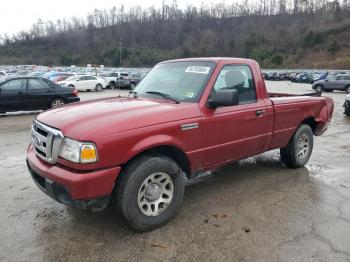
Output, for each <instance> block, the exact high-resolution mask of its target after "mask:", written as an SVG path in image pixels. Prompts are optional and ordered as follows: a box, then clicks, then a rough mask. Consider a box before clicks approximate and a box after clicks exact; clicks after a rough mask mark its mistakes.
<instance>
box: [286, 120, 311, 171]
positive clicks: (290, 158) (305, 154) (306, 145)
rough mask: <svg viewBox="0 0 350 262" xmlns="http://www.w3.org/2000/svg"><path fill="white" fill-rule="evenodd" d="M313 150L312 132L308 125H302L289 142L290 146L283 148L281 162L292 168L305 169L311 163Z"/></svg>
mask: <svg viewBox="0 0 350 262" xmlns="http://www.w3.org/2000/svg"><path fill="white" fill-rule="evenodd" d="M312 149H313V133H312V130H311V128H310V126H308V125H301V126H300V127H299V128H298V130H297V131H296V132H295V134H294V135H293V137H292V138H291V140H290V141H289V143H288V145H287V146H286V147H284V148H281V150H280V153H281V160H282V162H283V164H285V165H286V166H288V167H291V168H300V167H303V166H305V165H306V163H307V162H308V161H309V159H310V156H311V153H312ZM301 151H302V152H301Z"/></svg>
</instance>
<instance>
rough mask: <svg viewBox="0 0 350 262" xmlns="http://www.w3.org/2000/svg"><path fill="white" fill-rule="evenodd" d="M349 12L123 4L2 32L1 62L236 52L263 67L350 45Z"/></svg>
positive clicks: (134, 59)
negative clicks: (11, 32)
mask: <svg viewBox="0 0 350 262" xmlns="http://www.w3.org/2000/svg"><path fill="white" fill-rule="evenodd" d="M349 14H350V0H349V2H348V0H343V1H339V0H334V1H331V2H329V1H327V0H259V1H253V0H244V1H240V2H235V3H232V4H224V3H218V4H205V3H204V2H203V3H202V5H201V6H199V7H196V6H192V5H189V6H187V7H186V8H185V9H181V8H179V7H178V5H177V2H176V0H174V1H172V3H171V4H166V3H165V2H164V1H163V4H162V5H161V6H160V7H159V8H156V7H154V6H152V7H149V8H141V7H140V6H134V7H131V8H129V9H126V8H125V7H124V6H123V5H121V6H119V7H113V8H111V9H95V10H94V11H93V12H92V13H91V14H89V15H88V16H87V17H85V18H78V17H72V18H70V19H59V20H57V21H43V20H41V19H39V20H38V21H37V22H36V23H34V24H33V25H32V27H31V29H30V30H28V31H21V32H19V33H17V34H15V35H13V36H9V35H6V34H5V35H1V36H0V64H4V63H9V64H16V63H30V64H47V65H49V64H60V65H71V64H77V65H85V64H87V63H95V64H105V65H110V66H122V65H123V66H149V65H153V64H154V63H156V62H158V61H160V60H164V59H172V58H180V57H189V56H241V57H252V58H254V59H257V60H258V61H259V62H261V63H262V64H263V65H264V66H266V67H278V66H282V65H284V64H285V65H289V64H290V65H293V64H298V60H300V59H301V60H302V57H303V56H305V53H306V52H308V53H310V52H320V51H322V52H323V51H325V52H326V53H327V54H330V55H333V56H334V55H336V54H337V53H338V52H339V51H340V50H341V49H342V48H343V49H344V50H347V48H348V46H347V41H345V38H346V30H347V28H349V26H350V21H349V18H348V17H350V16H349ZM120 53H121V54H122V61H119V55H120ZM349 59H350V58H349ZM349 61H350V60H349ZM341 63H345V64H346V63H347V61H343V62H341Z"/></svg>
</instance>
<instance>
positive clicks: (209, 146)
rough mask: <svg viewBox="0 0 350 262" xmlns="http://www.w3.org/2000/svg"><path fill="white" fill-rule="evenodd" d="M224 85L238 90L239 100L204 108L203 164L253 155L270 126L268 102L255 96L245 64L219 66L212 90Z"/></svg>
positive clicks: (226, 87)
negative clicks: (232, 104) (220, 105)
mask: <svg viewBox="0 0 350 262" xmlns="http://www.w3.org/2000/svg"><path fill="white" fill-rule="evenodd" d="M224 89H235V90H237V91H238V96H239V104H238V105H236V106H227V107H219V108H216V109H215V110H214V109H208V110H204V113H203V122H202V127H203V129H202V130H203V143H204V148H205V151H204V152H203V162H204V165H209V166H210V165H214V164H217V163H221V162H225V161H230V160H234V159H238V158H243V157H246V156H251V155H255V154H257V153H258V152H261V151H263V150H264V147H265V146H266V144H265V142H266V139H267V137H268V136H269V133H271V130H269V129H270V128H271V126H270V125H269V123H270V121H269V117H270V116H268V112H269V110H268V107H269V106H268V104H267V102H266V100H259V99H258V98H257V92H256V87H255V83H254V79H253V77H252V72H251V69H250V67H249V66H247V65H226V66H224V67H223V68H222V70H221V72H220V74H219V76H218V78H217V80H216V82H215V84H214V86H213V89H212V93H213V92H217V91H219V90H224Z"/></svg>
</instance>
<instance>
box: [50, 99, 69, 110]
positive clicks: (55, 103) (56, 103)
mask: <svg viewBox="0 0 350 262" xmlns="http://www.w3.org/2000/svg"><path fill="white" fill-rule="evenodd" d="M65 103H66V102H65V101H64V100H63V99H62V98H54V99H52V100H51V102H50V108H57V107H60V106H63V105H64V104H65Z"/></svg>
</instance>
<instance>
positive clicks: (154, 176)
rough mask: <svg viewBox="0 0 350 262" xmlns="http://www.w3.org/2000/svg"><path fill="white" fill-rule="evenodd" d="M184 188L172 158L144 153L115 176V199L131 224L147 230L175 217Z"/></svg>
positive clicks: (181, 177)
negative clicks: (118, 175)
mask: <svg viewBox="0 0 350 262" xmlns="http://www.w3.org/2000/svg"><path fill="white" fill-rule="evenodd" d="M184 190H185V180H184V174H183V172H182V171H181V168H180V167H179V166H178V164H177V163H176V162H175V161H174V160H172V159H170V158H168V157H166V156H147V155H145V156H142V157H139V158H137V159H135V160H133V161H132V162H131V163H130V164H128V165H127V167H126V168H125V170H124V171H123V173H122V174H121V175H120V177H119V178H118V181H117V186H116V191H115V198H116V199H115V201H116V203H117V208H118V210H119V212H120V213H121V214H122V216H123V217H124V219H125V220H126V221H127V223H128V224H129V226H130V227H132V228H134V229H137V230H140V231H148V230H151V229H154V228H157V227H160V226H162V225H164V224H166V223H167V222H169V221H170V220H171V219H172V218H174V217H175V215H176V214H177V213H178V211H179V209H180V207H181V203H182V198H183V195H184Z"/></svg>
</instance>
